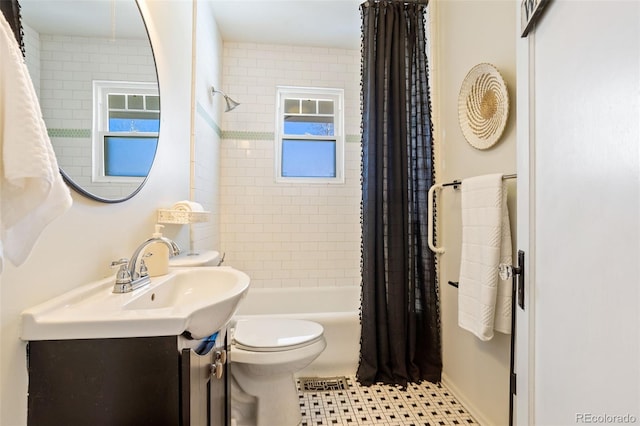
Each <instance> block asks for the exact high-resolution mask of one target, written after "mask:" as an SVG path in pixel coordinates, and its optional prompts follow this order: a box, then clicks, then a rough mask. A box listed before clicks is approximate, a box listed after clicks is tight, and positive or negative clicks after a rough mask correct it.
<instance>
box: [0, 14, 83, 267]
mask: <svg viewBox="0 0 640 426" xmlns="http://www.w3.org/2000/svg"><path fill="white" fill-rule="evenodd" d="M0 58H2V62H1V63H0V111H2V114H0V250H2V251H0V272H2V269H3V256H6V257H7V258H8V259H9V260H10V261H11V262H12V263H13V264H15V265H16V266H18V265H20V264H22V263H23V262H24V261H25V260H26V258H27V256H28V255H29V253H30V252H31V250H32V248H33V245H34V244H35V242H36V240H37V238H38V237H39V236H40V234H41V232H42V231H43V229H44V228H45V227H46V226H47V224H49V222H51V221H52V220H53V219H55V218H56V217H58V216H60V215H61V214H62V213H64V212H65V211H66V210H67V209H68V208H69V207H70V206H71V202H72V201H71V194H70V193H69V189H68V188H67V186H66V185H65V183H64V181H63V180H62V176H61V175H60V172H59V170H58V163H57V161H56V157H55V154H54V152H53V148H52V147H51V141H50V140H49V136H48V135H47V129H46V126H45V124H44V120H43V119H42V113H41V111H40V104H39V102H38V98H37V97H36V93H35V90H34V88H33V83H32V81H31V78H30V76H29V72H28V70H27V67H26V65H25V63H24V61H23V58H22V52H21V51H20V48H19V46H18V44H17V42H16V40H15V38H14V37H13V33H12V32H11V28H10V27H9V23H8V22H7V21H6V19H5V18H4V16H3V15H2V14H0Z"/></svg>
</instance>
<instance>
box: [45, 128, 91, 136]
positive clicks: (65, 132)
mask: <svg viewBox="0 0 640 426" xmlns="http://www.w3.org/2000/svg"><path fill="white" fill-rule="evenodd" d="M47 134H48V135H49V137H50V138H90V137H91V129H47Z"/></svg>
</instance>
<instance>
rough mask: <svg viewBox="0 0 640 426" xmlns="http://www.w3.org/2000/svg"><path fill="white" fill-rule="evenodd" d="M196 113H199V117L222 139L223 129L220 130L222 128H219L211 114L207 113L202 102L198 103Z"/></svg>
mask: <svg viewBox="0 0 640 426" xmlns="http://www.w3.org/2000/svg"><path fill="white" fill-rule="evenodd" d="M196 111H197V112H198V115H199V116H200V117H202V119H203V120H204V121H205V122H206V123H207V124H208V125H209V127H210V128H211V129H213V131H214V132H216V134H217V135H218V137H222V129H220V126H218V124H217V123H216V121H215V120H214V119H213V117H212V116H211V114H209V111H207V110H206V109H205V108H204V107H203V106H202V104H201V103H200V102H196Z"/></svg>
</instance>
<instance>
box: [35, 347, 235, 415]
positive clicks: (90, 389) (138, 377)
mask: <svg viewBox="0 0 640 426" xmlns="http://www.w3.org/2000/svg"><path fill="white" fill-rule="evenodd" d="M178 339H179V337H177V336H164V337H139V338H122V339H85V340H46V341H32V342H29V343H28V346H27V357H28V371H29V395H28V415H27V418H28V425H29V426H49V425H51V426H61V425H64V426H87V425H91V426H176V425H181V426H200V425H202V426H223V425H227V424H229V420H228V419H229V418H230V415H229V398H228V395H229V386H230V384H229V378H228V374H227V372H228V364H226V362H224V359H223V360H222V361H223V363H220V362H219V363H218V365H219V366H218V368H219V369H220V368H221V367H222V377H221V378H220V379H217V378H216V377H215V375H214V376H213V378H212V375H211V365H212V364H215V362H216V354H218V358H220V356H219V355H220V354H221V353H222V352H223V351H224V350H226V340H225V343H224V345H223V346H222V345H221V346H220V347H215V348H213V349H211V350H210V351H209V352H208V353H206V354H203V355H198V354H197V353H196V352H194V351H193V350H192V349H189V348H184V349H179V345H178ZM223 358H224V357H223ZM221 364H222V365H221Z"/></svg>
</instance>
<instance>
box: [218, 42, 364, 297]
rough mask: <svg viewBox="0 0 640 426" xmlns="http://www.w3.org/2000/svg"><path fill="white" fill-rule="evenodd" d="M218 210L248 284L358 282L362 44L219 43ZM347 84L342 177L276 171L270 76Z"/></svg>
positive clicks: (274, 81) (297, 82)
mask: <svg viewBox="0 0 640 426" xmlns="http://www.w3.org/2000/svg"><path fill="white" fill-rule="evenodd" d="M223 56H224V58H223V75H224V81H223V90H224V91H225V92H226V93H227V94H228V95H229V96H231V97H232V98H233V99H235V100H236V101H238V102H240V103H241V104H242V105H241V106H240V107H239V108H237V109H235V110H234V111H233V112H230V113H226V114H223V126H222V127H223V131H222V149H221V178H220V200H221V209H220V220H221V246H220V250H221V251H224V252H226V260H225V263H226V264H229V265H232V266H234V267H237V268H239V269H241V270H243V271H245V272H247V273H248V274H249V275H250V276H251V279H252V286H254V287H316V286H357V285H359V284H360V201H361V188H360V118H361V116H360V51H358V50H345V49H334V48H315V47H299V46H281V45H262V44H253V43H230V42H229V43H225V44H224V55H223ZM279 85H281V86H299V87H327V88H342V89H344V92H345V106H344V107H345V135H346V144H345V183H344V184H283V183H278V184H276V183H275V178H274V169H275V161H274V144H275V141H274V130H275V122H276V118H275V102H276V87H277V86H279Z"/></svg>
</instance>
